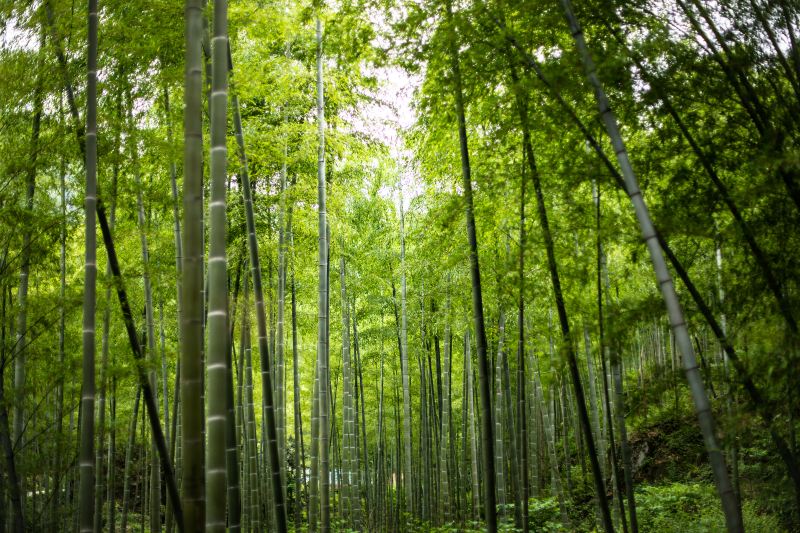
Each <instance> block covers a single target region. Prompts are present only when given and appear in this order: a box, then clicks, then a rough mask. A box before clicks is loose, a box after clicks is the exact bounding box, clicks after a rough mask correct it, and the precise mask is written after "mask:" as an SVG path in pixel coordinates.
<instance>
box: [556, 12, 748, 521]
mask: <svg viewBox="0 0 800 533" xmlns="http://www.w3.org/2000/svg"><path fill="white" fill-rule="evenodd" d="M561 3H562V5H563V7H564V12H565V14H566V17H567V21H568V23H569V27H570V32H571V33H572V37H573V39H574V40H575V44H576V46H577V48H578V51H579V53H580V55H581V59H582V61H583V65H584V69H585V71H586V76H587V78H588V79H589V82H590V83H591V85H592V86H593V88H594V92H595V98H596V99H597V105H598V109H599V110H600V114H601V118H602V120H603V125H604V126H605V128H606V131H607V133H608V136H609V137H610V138H611V142H612V144H613V146H614V152H615V153H616V154H617V162H618V163H619V166H620V168H621V170H622V175H623V177H624V178H625V188H626V192H627V193H628V196H629V197H630V199H631V202H632V203H633V207H634V210H635V212H636V218H637V219H638V221H639V226H640V228H641V230H642V236H643V237H644V239H645V242H646V244H647V248H648V251H649V252H650V259H651V261H652V263H653V269H654V270H655V273H656V278H657V280H658V285H659V287H660V289H661V293H662V296H663V298H664V302H665V304H666V307H667V311H668V314H669V319H670V324H671V325H672V330H673V333H674V334H675V340H676V343H677V344H678V346H679V348H680V351H681V354H682V355H683V366H684V370H685V373H686V379H687V381H688V382H689V388H690V391H691V394H692V400H693V401H694V405H695V411H696V413H697V417H698V420H699V423H700V431H701V433H702V435H703V440H704V441H705V445H706V451H707V452H708V457H709V461H710V462H711V467H712V470H713V472H714V478H715V482H716V486H717V492H718V494H719V496H720V499H721V500H722V506H723V511H724V514H725V523H726V526H727V529H728V531H729V532H731V533H734V532H739V531H743V529H744V528H743V525H742V517H741V509H740V507H739V504H738V500H737V499H736V495H735V493H734V491H733V487H732V485H731V482H730V477H729V476H728V468H727V465H726V464H725V457H724V456H723V455H722V451H721V448H720V446H719V444H718V441H717V436H716V434H715V429H714V417H713V414H712V413H711V406H710V404H709V401H708V395H707V394H706V390H705V386H704V385H703V380H702V377H701V376H700V372H699V370H698V366H697V361H696V360H695V354H694V348H693V347H692V342H691V339H690V338H689V331H688V329H687V326H686V320H685V317H684V314H683V310H682V309H681V305H680V302H679V301H678V295H677V293H676V291H675V286H674V285H673V283H672V276H671V275H670V273H669V271H668V270H667V265H666V262H665V261H664V256H663V255H662V250H661V247H660V245H659V243H658V238H657V236H656V232H655V230H654V228H653V223H652V220H651V218H650V213H649V211H648V209H647V205H646V204H645V202H644V198H643V196H642V192H641V190H640V189H639V183H638V181H637V179H636V174H635V173H634V171H633V167H632V166H631V163H630V160H629V159H628V153H627V150H626V147H625V142H624V140H623V139H622V135H621V134H620V131H619V125H618V123H617V118H616V115H615V114H614V113H613V111H612V110H611V106H610V103H609V101H608V97H607V96H606V94H605V91H604V89H603V86H602V84H601V82H600V79H599V78H598V76H597V70H596V67H595V65H594V61H593V59H592V57H591V55H590V53H589V49H588V47H587V45H586V40H585V38H584V35H583V31H582V30H581V27H580V25H579V23H578V20H577V18H576V17H575V14H574V12H573V9H572V2H571V1H570V0H561Z"/></svg>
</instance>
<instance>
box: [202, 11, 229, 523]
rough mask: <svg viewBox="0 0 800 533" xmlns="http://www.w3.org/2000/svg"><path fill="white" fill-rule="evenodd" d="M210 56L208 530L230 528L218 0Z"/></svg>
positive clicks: (223, 103) (223, 19) (224, 43)
mask: <svg viewBox="0 0 800 533" xmlns="http://www.w3.org/2000/svg"><path fill="white" fill-rule="evenodd" d="M213 32H214V36H213V38H212V58H211V77H212V81H211V101H210V107H211V163H210V167H211V185H210V189H211V197H210V204H209V221H210V225H209V252H208V293H209V294H208V352H207V356H206V357H207V372H208V385H207V386H208V392H207V395H208V410H207V414H206V433H207V439H208V443H207V448H206V502H207V504H206V505H207V508H206V531H217V532H220V533H222V532H224V531H225V528H226V514H225V509H226V500H227V479H226V473H227V471H226V469H225V466H226V463H225V459H226V445H225V425H226V420H227V408H226V398H227V389H228V385H227V381H228V380H227V374H228V362H227V354H228V341H229V336H228V291H227V288H228V260H227V253H226V234H227V215H226V207H227V202H226V198H225V196H226V190H225V189H226V181H227V179H226V178H227V168H228V157H227V154H228V150H227V146H226V133H227V116H228V114H227V108H228V4H227V0H214V24H213Z"/></svg>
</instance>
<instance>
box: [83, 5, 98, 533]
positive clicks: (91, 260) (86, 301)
mask: <svg viewBox="0 0 800 533" xmlns="http://www.w3.org/2000/svg"><path fill="white" fill-rule="evenodd" d="M97 19H98V17H97V0H89V19H88V20H89V23H88V25H89V30H88V31H89V34H88V35H89V37H88V59H87V72H88V74H87V89H86V93H87V94H86V135H85V140H86V166H85V169H86V192H85V197H84V204H85V211H86V213H85V216H86V230H85V235H86V236H85V244H84V252H85V261H84V265H85V266H84V280H83V368H82V372H81V374H82V387H81V418H82V425H81V445H80V453H79V457H78V467H79V469H80V488H79V495H78V500H79V506H78V522H79V527H80V531H81V532H82V533H84V532H90V531H93V530H94V490H95V486H94V484H95V479H94V476H95V471H94V460H95V458H94V395H95V369H94V359H95V309H96V306H97V302H96V301H95V298H96V292H95V291H96V285H97V227H96V222H95V220H96V217H97Z"/></svg>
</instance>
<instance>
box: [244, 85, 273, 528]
mask: <svg viewBox="0 0 800 533" xmlns="http://www.w3.org/2000/svg"><path fill="white" fill-rule="evenodd" d="M231 107H232V108H233V122H234V131H235V134H236V142H237V144H238V147H239V163H240V166H241V169H240V174H241V180H242V198H243V201H244V211H245V223H246V227H247V243H248V251H249V257H250V271H251V274H252V281H253V293H254V296H255V306H256V326H257V333H258V351H259V355H260V359H261V389H262V393H261V396H262V403H263V406H264V416H263V418H262V422H263V424H264V429H265V430H266V431H264V432H263V436H264V439H265V441H266V455H267V456H266V460H268V461H269V476H270V487H271V490H272V499H270V507H271V511H272V514H273V516H274V517H275V527H276V529H277V530H278V533H285V532H286V530H287V522H286V505H285V500H284V497H283V496H284V491H283V490H282V488H281V479H282V476H281V470H282V469H283V465H282V464H281V462H280V456H279V455H278V439H277V431H276V422H275V403H274V400H273V388H272V376H271V374H272V370H271V366H272V364H273V363H272V361H271V360H270V354H269V339H268V338H267V319H266V314H265V306H264V289H263V286H262V283H261V261H260V259H259V256H258V240H257V239H256V229H255V215H254V214H253V191H252V187H251V184H250V177H249V175H248V171H247V153H246V152H245V145H244V135H243V133H242V118H241V113H240V111H239V100H238V98H237V97H236V94H235V93H234V94H233V97H232V99H231Z"/></svg>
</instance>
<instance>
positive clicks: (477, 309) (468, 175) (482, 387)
mask: <svg viewBox="0 0 800 533" xmlns="http://www.w3.org/2000/svg"><path fill="white" fill-rule="evenodd" d="M446 8H447V11H446V15H447V22H448V24H449V25H450V26H451V27H452V31H453V37H452V38H451V39H450V42H449V52H450V61H451V66H452V71H453V75H452V81H453V87H452V88H453V94H454V97H455V105H456V115H457V118H458V138H459V149H460V154H461V177H462V184H463V188H464V203H465V208H466V209H465V211H466V219H467V237H468V239H469V247H470V249H469V258H470V277H471V279H472V316H473V319H474V321H475V336H476V338H477V347H478V381H479V391H480V400H481V411H482V413H481V414H482V416H481V424H482V425H481V430H482V431H481V444H482V446H481V452H482V459H483V474H484V491H483V512H484V517H485V519H486V527H487V530H488V532H489V533H495V532H496V531H497V508H496V494H495V467H494V442H493V439H492V435H493V433H492V430H493V428H492V407H491V403H492V401H491V384H490V383H489V380H490V376H489V358H488V355H487V347H486V325H485V322H484V319H483V293H482V291H481V271H480V265H479V261H478V238H477V232H476V230H475V214H474V207H473V200H472V171H471V167H470V161H469V147H468V141H467V122H466V116H465V115H466V113H465V104H464V90H463V87H462V81H461V66H460V61H459V53H458V43H457V41H456V36H457V34H456V32H455V29H456V28H455V24H454V20H453V10H452V5H451V1H450V0H448V2H447V5H446Z"/></svg>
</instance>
